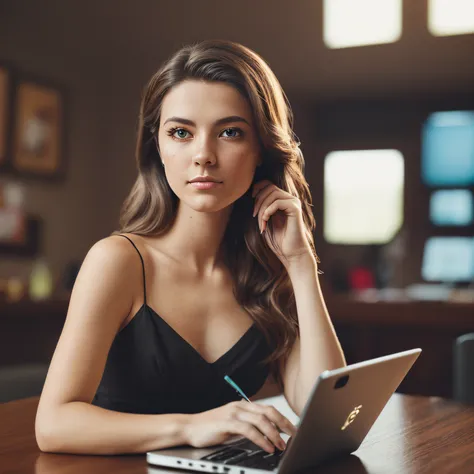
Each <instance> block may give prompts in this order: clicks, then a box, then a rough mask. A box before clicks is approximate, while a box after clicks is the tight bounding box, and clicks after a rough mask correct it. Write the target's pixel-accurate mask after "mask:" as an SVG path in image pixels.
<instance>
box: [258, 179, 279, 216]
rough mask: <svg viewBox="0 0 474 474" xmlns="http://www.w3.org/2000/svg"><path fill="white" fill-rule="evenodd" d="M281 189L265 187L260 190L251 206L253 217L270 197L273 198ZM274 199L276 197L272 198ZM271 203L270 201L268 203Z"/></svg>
mask: <svg viewBox="0 0 474 474" xmlns="http://www.w3.org/2000/svg"><path fill="white" fill-rule="evenodd" d="M278 191H281V189H279V188H277V187H276V186H267V187H266V188H264V189H262V190H261V191H260V192H259V193H258V194H257V196H256V198H255V203H254V205H253V216H254V217H255V216H256V215H257V214H258V211H259V210H260V209H261V208H262V206H263V205H264V204H265V202H266V201H268V199H269V197H270V196H274V195H275V193H278ZM274 199H276V197H275V198H274ZM270 202H271V201H270Z"/></svg>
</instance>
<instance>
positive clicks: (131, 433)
mask: <svg viewBox="0 0 474 474" xmlns="http://www.w3.org/2000/svg"><path fill="white" fill-rule="evenodd" d="M142 278H143V276H142V272H141V265H140V261H139V258H138V255H137V253H136V250H135V249H134V248H133V247H132V246H131V245H130V242H127V241H126V239H124V238H123V237H119V236H112V237H108V238H106V239H103V240H101V241H99V242H97V243H96V244H95V245H94V246H93V247H92V248H91V249H90V250H89V252H88V254H87V256H86V258H85V260H84V262H83V264H82V267H81V270H80V272H79V274H78V276H77V279H76V283H75V285H74V289H73V292H72V295H71V300H70V303H69V308H68V313H67V317H66V322H65V324H64V328H63V331H62V333H61V337H60V338H59V341H58V344H57V347H56V350H55V352H54V355H53V358H52V361H51V364H50V367H49V371H48V376H47V377H46V382H45V385H44V388H43V392H42V394H41V399H40V403H39V406H38V412H37V415H36V424H35V430H36V440H37V443H38V446H39V448H40V449H41V450H42V451H46V452H57V453H58V452H63V453H74V454H123V453H143V452H146V451H151V450H155V449H161V448H167V447H171V446H177V445H183V444H189V445H191V446H195V447H205V446H210V445H214V444H218V443H222V442H224V441H226V440H227V439H229V438H231V437H232V436H235V435H242V436H246V437H247V438H248V439H250V440H252V441H253V442H254V443H256V444H258V445H259V446H261V447H262V448H263V449H266V450H267V451H270V452H271V451H272V450H273V445H272V444H271V443H270V441H269V440H271V441H272V442H273V444H275V445H277V446H278V445H279V443H280V441H281V438H280V435H279V433H278V431H277V429H276V427H279V428H280V429H281V430H282V431H283V432H286V433H287V434H289V435H294V433H295V430H296V428H295V427H294V426H293V425H292V424H291V423H290V421H289V420H287V419H286V418H285V417H283V415H281V414H280V413H279V412H277V411H276V410H275V409H274V408H272V407H265V406H261V405H258V404H256V403H247V402H245V403H241V402H232V403H229V404H227V405H224V406H222V407H219V408H216V409H213V410H210V411H207V412H202V413H198V414H195V415H186V414H163V415H136V414H128V413H120V412H115V411H111V410H106V409H104V408H100V407H97V406H95V405H91V402H92V399H93V397H94V395H95V393H96V391H97V387H98V385H99V383H100V380H101V378H102V374H103V371H104V367H105V363H106V360H107V356H108V353H109V350H110V347H111V345H112V342H113V340H114V337H115V336H116V334H117V332H118V331H119V329H120V327H121V326H122V324H123V323H124V321H125V320H126V319H127V316H128V315H129V314H130V311H131V309H132V304H133V296H134V295H138V294H140V295H141V294H142V293H141V292H142V288H143V286H142V285H143V282H142ZM264 435H265V436H266V438H265V436H264Z"/></svg>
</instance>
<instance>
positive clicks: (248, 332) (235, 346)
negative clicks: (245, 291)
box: [133, 303, 256, 367]
mask: <svg viewBox="0 0 474 474" xmlns="http://www.w3.org/2000/svg"><path fill="white" fill-rule="evenodd" d="M143 308H147V309H148V310H149V311H150V312H151V313H152V314H153V315H154V316H156V318H157V319H158V320H159V321H162V322H163V323H164V324H165V325H166V327H168V328H169V329H170V330H171V332H172V333H173V334H175V335H176V337H177V338H178V339H179V340H181V341H182V342H184V344H185V345H186V346H187V347H189V348H190V349H191V350H192V351H193V352H194V353H195V354H196V355H197V356H198V358H199V359H201V360H202V361H203V362H204V363H205V364H207V365H208V366H211V367H212V366H215V365H217V364H219V363H221V362H222V361H223V360H226V359H227V358H228V357H229V356H230V355H231V354H233V353H234V352H235V351H236V350H237V349H238V348H239V347H240V345H241V344H242V343H243V342H244V341H245V340H246V339H247V338H248V336H249V335H250V334H251V333H252V332H253V330H254V329H255V328H256V325H255V322H253V323H252V325H251V326H250V327H249V328H248V329H247V330H246V331H245V332H244V333H243V334H242V336H241V337H240V338H239V339H238V340H237V341H236V342H235V344H233V345H232V346H231V347H230V348H229V349H228V350H227V351H225V352H224V354H222V355H221V356H219V357H218V358H217V359H216V360H215V361H213V362H209V361H208V360H206V359H205V358H204V357H203V356H202V354H201V353H200V352H199V351H198V350H197V349H196V348H195V347H194V346H193V345H192V344H191V343H189V342H188V341H187V340H186V339H185V338H184V337H183V336H181V334H179V332H178V331H176V329H174V328H173V326H171V325H170V324H169V323H168V322H167V321H165V320H164V319H163V318H162V317H161V316H160V315H159V314H158V313H157V312H156V311H155V310H154V309H153V308H152V307H151V306H149V305H148V304H147V303H143V305H142V307H141V308H140V309H143ZM139 311H140V310H139ZM133 319H135V318H133Z"/></svg>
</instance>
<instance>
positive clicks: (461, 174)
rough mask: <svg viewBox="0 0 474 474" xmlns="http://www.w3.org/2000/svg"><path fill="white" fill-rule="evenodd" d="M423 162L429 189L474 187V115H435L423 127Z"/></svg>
mask: <svg viewBox="0 0 474 474" xmlns="http://www.w3.org/2000/svg"><path fill="white" fill-rule="evenodd" d="M421 158H422V159H421V166H422V178H423V181H424V182H425V183H426V184H427V185H429V186H469V185H472V184H474V112H471V111H453V112H436V113H433V114H431V115H430V116H429V117H428V119H427V120H426V122H425V123H424V125H423V131H422V156H421Z"/></svg>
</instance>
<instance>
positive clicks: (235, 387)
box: [224, 375, 252, 403]
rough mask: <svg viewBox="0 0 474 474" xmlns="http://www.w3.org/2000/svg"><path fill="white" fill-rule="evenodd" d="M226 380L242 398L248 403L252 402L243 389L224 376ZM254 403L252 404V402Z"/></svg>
mask: <svg viewBox="0 0 474 474" xmlns="http://www.w3.org/2000/svg"><path fill="white" fill-rule="evenodd" d="M224 380H225V381H226V382H227V383H228V384H229V385H230V386H231V387H232V388H233V389H234V390H235V391H236V392H237V393H238V394H239V395H240V396H241V397H242V398H245V400H247V401H248V402H250V400H249V398H248V397H247V395H245V393H244V392H243V391H242V389H241V388H240V387H239V386H238V385H237V384H236V383H235V382H234V381H233V380H232V379H231V378H230V377H229V376H228V375H225V376H224ZM250 403H252V402H250Z"/></svg>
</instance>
